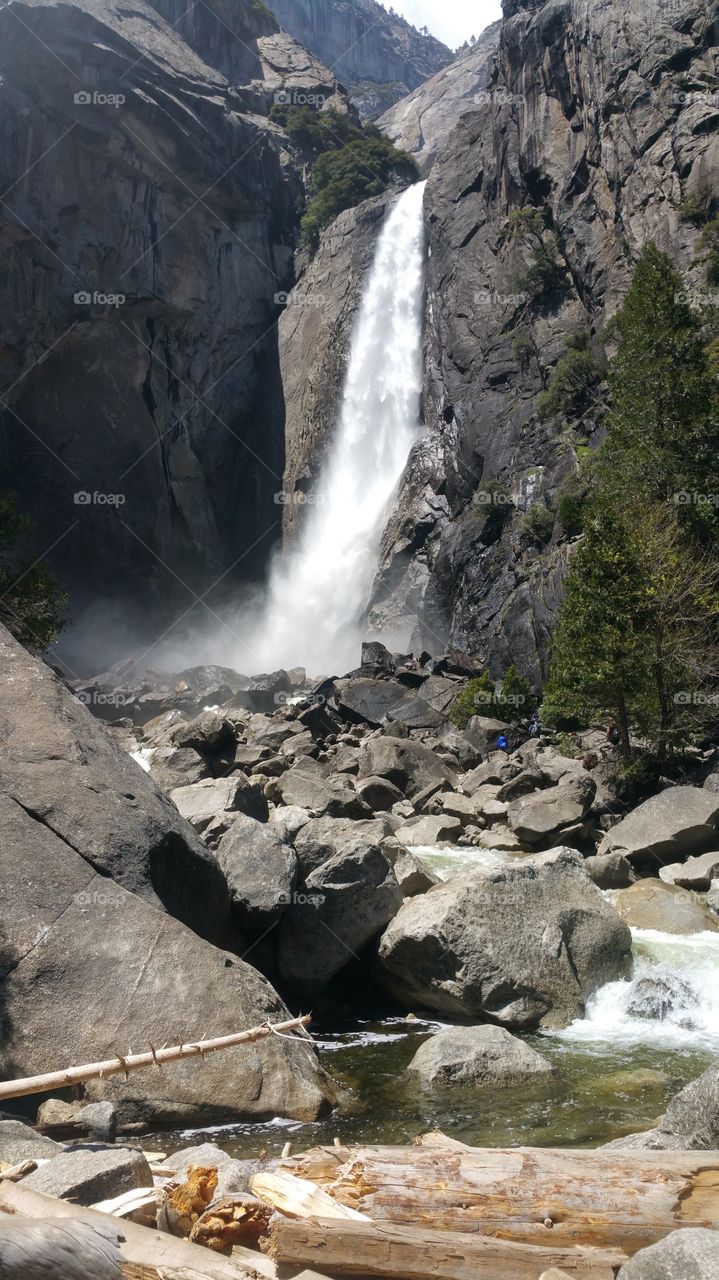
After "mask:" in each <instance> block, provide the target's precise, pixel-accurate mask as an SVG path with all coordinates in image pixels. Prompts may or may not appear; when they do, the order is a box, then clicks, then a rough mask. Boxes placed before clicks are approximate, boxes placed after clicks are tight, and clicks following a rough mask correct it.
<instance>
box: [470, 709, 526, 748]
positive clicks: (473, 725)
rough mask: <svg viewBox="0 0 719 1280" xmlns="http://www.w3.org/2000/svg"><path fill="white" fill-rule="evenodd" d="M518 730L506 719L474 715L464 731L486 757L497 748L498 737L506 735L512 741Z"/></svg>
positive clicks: (473, 744)
mask: <svg viewBox="0 0 719 1280" xmlns="http://www.w3.org/2000/svg"><path fill="white" fill-rule="evenodd" d="M515 735H516V730H515V729H514V728H513V727H512V725H511V724H506V723H505V721H504V720H494V719H492V717H491V716H472V718H471V720H470V721H469V723H468V724H467V727H466V729H465V731H464V736H465V738H466V739H467V742H469V743H470V744H471V745H472V746H473V747H476V748H477V750H478V751H479V752H480V754H481V755H482V756H484V757H487V756H489V755H492V754H493V753H494V751H496V748H497V739H498V738H500V737H505V738H506V739H507V741H508V742H510V743H511V742H512V741H513V738H514V736H515Z"/></svg>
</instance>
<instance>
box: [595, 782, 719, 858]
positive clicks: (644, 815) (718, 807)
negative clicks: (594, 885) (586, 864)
mask: <svg viewBox="0 0 719 1280" xmlns="http://www.w3.org/2000/svg"><path fill="white" fill-rule="evenodd" d="M718 830H719V795H718V794H715V793H714V792H712V791H705V790H703V789H702V788H701V787H668V788H667V790H666V791H662V792H661V793H660V794H659V795H658V796H652V797H651V799H649V800H645V801H644V803H643V804H640V805H639V807H638V808H637V809H634V811H633V812H632V813H630V814H629V815H628V816H627V817H626V818H623V819H622V821H621V822H619V823H617V825H616V826H615V827H612V829H611V831H608V832H607V834H606V836H605V837H604V839H603V840H602V843H601V844H600V846H599V849H598V850H597V852H598V853H600V854H602V853H615V852H617V853H621V854H623V856H624V857H625V858H628V859H629V861H630V862H633V863H635V864H638V865H647V866H652V865H654V866H656V865H657V864H658V865H660V866H663V865H665V864H666V863H671V862H681V861H683V860H684V858H685V857H687V855H689V854H697V853H703V852H704V851H705V850H707V849H711V848H712V846H714V847H715V846H716V843H717V831H718Z"/></svg>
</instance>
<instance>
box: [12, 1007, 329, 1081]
mask: <svg viewBox="0 0 719 1280" xmlns="http://www.w3.org/2000/svg"><path fill="white" fill-rule="evenodd" d="M309 1021H310V1015H309V1014H307V1015H306V1016H305V1017H303V1018H292V1019H291V1020H290V1021H289V1022H277V1023H275V1024H273V1025H271V1024H270V1023H269V1022H267V1023H265V1025H264V1026H262V1027H251V1028H250V1030H249V1031H238V1032H236V1033H235V1034H234V1035H230V1036H217V1037H216V1038H215V1039H214V1040H198V1041H196V1042H195V1043H193V1044H180V1045H175V1046H174V1047H173V1048H171V1049H164V1048H163V1049H154V1048H152V1047H151V1048H150V1051H149V1052H148V1053H129V1054H127V1056H126V1057H122V1056H121V1055H120V1054H118V1056H117V1057H116V1058H109V1059H107V1061H105V1062H90V1063H87V1064H86V1065H85V1066H82V1067H67V1068H66V1069H65V1070H64V1071H49V1072H47V1073H46V1074H45V1075H42V1076H26V1077H25V1079H23V1080H8V1081H5V1082H4V1083H2V1084H0V1102H5V1101H7V1099H8V1098H25V1097H27V1096H28V1094H32V1093H50V1092H52V1090H54V1089H70V1088H72V1087H73V1085H77V1084H85V1083H86V1082H87V1081H88V1080H101V1079H104V1078H105V1076H116V1075H123V1074H124V1075H125V1076H127V1075H129V1074H130V1072H131V1071H140V1070H141V1069H142V1068H144V1067H161V1066H163V1064H164V1063H166V1062H181V1061H183V1060H184V1059H186V1058H198V1057H199V1058H204V1057H205V1055H206V1054H208V1053H219V1052H220V1050H221V1049H233V1048H234V1047H235V1046H236V1045H240V1044H252V1043H254V1041H256V1040H264V1039H265V1037H266V1036H270V1035H274V1034H279V1035H281V1034H282V1033H283V1032H287V1031H296V1030H297V1029H298V1028H299V1027H305V1026H306V1025H307V1023H308V1022H309Z"/></svg>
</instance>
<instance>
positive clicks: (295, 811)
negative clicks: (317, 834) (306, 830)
mask: <svg viewBox="0 0 719 1280" xmlns="http://www.w3.org/2000/svg"><path fill="white" fill-rule="evenodd" d="M311 821H312V818H311V817H310V815H309V813H308V812H307V810H306V809H300V807H299V805H296V804H294V805H293V804H283V805H278V807H277V808H276V809H274V810H273V811H272V813H271V814H270V822H271V823H272V824H273V826H275V827H278V828H279V829H280V830H282V831H284V832H285V834H286V835H288V836H289V837H290V839H291V840H292V839H294V837H295V836H296V835H297V832H298V831H299V830H300V829H301V828H302V827H304V826H306V825H307V823H308V822H311Z"/></svg>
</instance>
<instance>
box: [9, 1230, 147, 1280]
mask: <svg viewBox="0 0 719 1280" xmlns="http://www.w3.org/2000/svg"><path fill="white" fill-rule="evenodd" d="M118 1237H119V1232H118V1231H117V1230H116V1229H115V1227H113V1225H112V1224H111V1223H110V1224H107V1223H103V1222H102V1221H100V1222H99V1223H98V1224H95V1223H89V1222H73V1221H63V1219H62V1218H46V1219H44V1220H42V1221H33V1220H31V1219H30V1218H8V1219H5V1220H2V1221H0V1275H2V1276H3V1280H121V1277H122V1274H123V1273H122V1254H121V1253H120V1248H119V1244H118Z"/></svg>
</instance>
